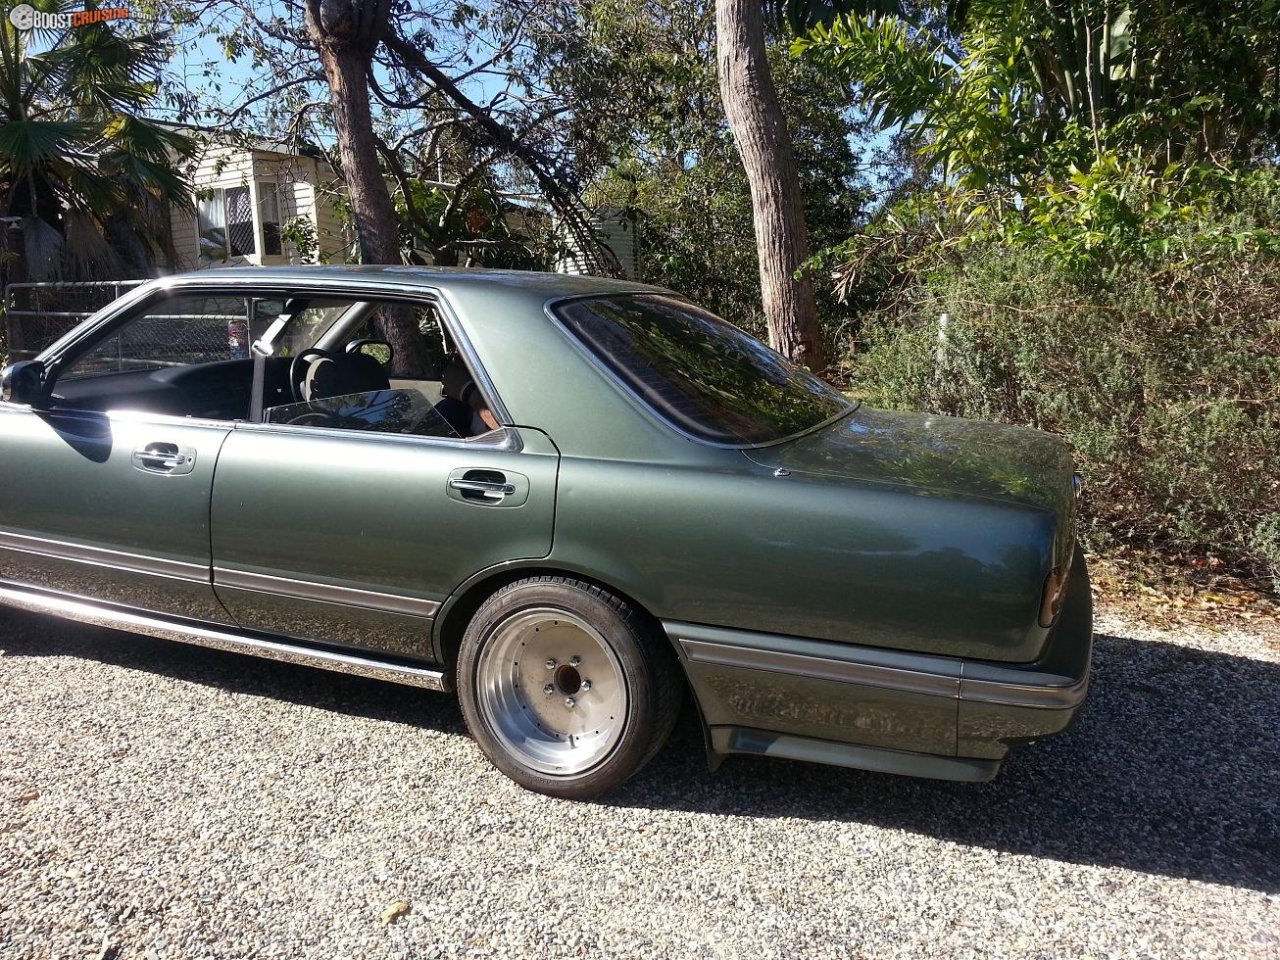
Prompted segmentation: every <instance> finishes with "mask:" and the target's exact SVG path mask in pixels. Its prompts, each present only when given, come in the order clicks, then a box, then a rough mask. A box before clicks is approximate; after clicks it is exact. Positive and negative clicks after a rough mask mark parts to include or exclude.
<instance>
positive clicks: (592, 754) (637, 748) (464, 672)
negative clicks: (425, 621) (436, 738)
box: [458, 577, 681, 798]
mask: <svg viewBox="0 0 1280 960" xmlns="http://www.w3.org/2000/svg"><path fill="white" fill-rule="evenodd" d="M654 634H655V630H654V629H653V628H652V627H651V626H650V624H649V623H648V621H647V620H646V619H645V618H644V617H642V616H641V615H640V614H639V612H638V611H635V610H633V609H632V608H631V607H630V606H629V605H628V604H627V603H626V602H624V601H623V600H621V599H620V598H618V597H616V596H614V595H612V594H610V593H609V592H608V591H605V590H602V589H601V588H599V587H596V586H592V585H590V584H586V583H582V582H580V581H577V580H572V579H567V578H561V577H533V578H530V579H527V580H520V581H517V582H516V583H512V584H509V585H508V586H506V587H503V588H502V589H501V590H499V591H497V592H496V593H495V594H494V595H493V596H492V597H490V598H489V599H488V600H486V601H485V603H484V604H483V605H482V606H481V607H480V609H479V610H478V611H476V614H475V616H474V617H473V618H472V620H471V623H470V624H469V625H468V627H467V630H466V633H465V634H464V635H463V639H462V647H461V649H460V651H459V654H458V678H459V682H458V695H459V700H460V701H461V703H462V712H463V715H464V716H465V718H466V721H467V727H468V728H469V729H470V731H471V735H472V736H473V737H475V739H476V742H477V743H479V744H480V748H481V749H482V750H483V751H484V753H485V755H486V756H487V757H488V758H489V759H490V760H491V761H492V762H493V764H494V765H495V766H496V767H497V768H498V769H499V770H501V771H502V772H503V773H505V774H506V775H507V776H509V777H511V779H513V780H515V781H516V782H517V783H519V784H520V785H521V786H523V787H526V788H527V789H529V790H536V791H538V792H540V793H547V794H551V795H552V796H558V797H571V798H585V797H592V796H596V795H597V794H600V793H602V792H604V791H606V790H608V789H610V788H611V787H614V786H617V785H618V784H619V783H621V782H622V781H623V780H625V779H627V778H628V777H630V776H631V775H632V774H634V773H635V772H636V771H637V770H639V769H640V768H641V767H642V766H643V765H644V764H645V763H646V762H647V761H648V760H649V758H650V757H652V756H653V754H654V753H656V752H657V751H658V748H659V747H661V746H662V744H663V742H664V741H665V740H666V739H667V736H668V735H669V734H670V732H671V728H672V726H673V725H674V723H675V718H676V715H677V713H678V712H679V706H680V693H681V685H680V678H679V672H678V669H679V668H678V667H677V665H676V663H675V662H674V656H673V654H672V652H671V650H670V648H669V647H668V646H667V645H666V641H665V639H663V638H662V637H660V636H655V635H654Z"/></svg>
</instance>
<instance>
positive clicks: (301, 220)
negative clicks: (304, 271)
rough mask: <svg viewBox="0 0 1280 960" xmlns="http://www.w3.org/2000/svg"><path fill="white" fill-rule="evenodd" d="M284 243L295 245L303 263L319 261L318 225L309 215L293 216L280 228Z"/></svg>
mask: <svg viewBox="0 0 1280 960" xmlns="http://www.w3.org/2000/svg"><path fill="white" fill-rule="evenodd" d="M280 240H281V242H282V243H288V244H292V245H293V249H294V250H296V251H297V252H298V259H299V260H300V261H301V262H302V263H317V262H318V261H319V256H320V241H319V238H318V236H317V234H316V225H315V224H314V223H312V222H311V218H310V217H308V216H301V217H293V218H291V219H290V220H289V221H288V222H287V223H286V224H285V225H284V226H283V227H281V228H280Z"/></svg>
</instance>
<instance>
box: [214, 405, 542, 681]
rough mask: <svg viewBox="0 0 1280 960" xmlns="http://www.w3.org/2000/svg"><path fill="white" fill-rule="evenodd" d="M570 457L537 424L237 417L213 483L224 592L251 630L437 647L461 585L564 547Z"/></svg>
mask: <svg viewBox="0 0 1280 960" xmlns="http://www.w3.org/2000/svg"><path fill="white" fill-rule="evenodd" d="M558 461H559V457H558V455H557V453H556V450H555V448H554V447H553V446H552V445H551V444H550V442H549V441H548V440H547V439H546V438H545V437H543V436H542V435H541V434H538V433H536V432H532V431H521V432H520V433H517V432H516V431H514V430H506V431H500V432H498V433H495V434H492V435H490V437H489V438H487V439H485V440H482V441H474V440H473V441H447V440H437V439H432V438H425V437H399V436H392V435H376V434H370V435H362V434H360V433H356V432H354V431H347V430H332V429H326V428H323V427H306V426H301V427H293V426H287V425H280V426H276V425H272V424H262V425H259V426H242V427H237V429H236V430H235V431H234V432H233V433H232V435H231V436H230V437H229V438H228V439H227V441H226V443H225V445H224V446H223V449H222V455H221V458H220V460H219V463H218V477H217V481H216V483H215V485H214V492H213V510H212V522H213V561H214V582H215V584H216V589H217V593H218V596H219V597H220V598H221V599H222V602H223V603H224V604H226V606H227V609H228V610H229V611H230V612H231V613H232V614H233V615H234V616H235V618H236V620H237V622H239V623H240V624H241V625H242V626H244V627H247V628H252V629H256V630H263V631H267V632H271V633H277V634H282V635H284V636H289V637H294V638H297V639H301V640H315V641H323V642H331V643H340V644H344V645H350V646H355V647H362V648H365V649H370V650H380V651H384V652H389V653H394V654H398V655H402V656H411V657H424V658H426V657H429V656H430V654H431V629H432V621H433V619H434V617H435V615H436V612H437V610H438V609H439V607H440V604H441V603H442V602H443V601H444V600H445V598H446V597H448V595H449V594H450V592H452V590H453V589H454V588H455V587H456V586H458V584H460V583H462V582H463V581H464V580H466V579H467V578H468V577H470V576H471V575H472V574H473V573H476V572H477V571H480V570H483V569H485V568H487V567H490V566H493V565H495V564H499V563H504V562H506V561H509V560H517V559H525V558H533V557H544V556H546V555H547V554H548V553H550V551H551V534H552V527H553V523H554V516H555V487H556V472H557V467H558ZM451 481H462V483H464V484H465V483H468V482H477V483H480V484H493V485H495V486H496V487H501V488H503V489H506V490H509V491H510V492H508V493H502V494H493V495H487V494H486V493H484V492H482V491H477V490H468V489H467V488H466V487H465V486H463V487H459V485H457V484H451Z"/></svg>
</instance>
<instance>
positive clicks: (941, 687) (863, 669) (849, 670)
mask: <svg viewBox="0 0 1280 960" xmlns="http://www.w3.org/2000/svg"><path fill="white" fill-rule="evenodd" d="M680 646H681V647H682V648H683V650H684V652H685V656H687V657H688V658H689V659H690V660H693V661H695V662H699V663H712V664H715V665H717V666H722V667H745V668H746V669H748V670H766V671H768V672H770V673H786V674H790V675H792V676H797V677H808V678H810V679H813V680H835V681H837V682H839V683H857V684H861V685H862V686H867V687H879V688H881V689H885V690H897V691H900V692H902V693H921V694H925V695H927V696H931V697H947V698H950V699H953V700H954V699H959V697H960V680H959V678H958V677H954V676H950V677H949V676H945V675H942V674H936V673H928V672H924V671H914V670H902V669H899V668H896V667H884V666H880V665H878V664H871V663H859V662H856V661H852V660H828V659H825V658H823V657H811V656H806V655H804V654H798V653H784V652H782V651H780V650H759V649H755V648H752V647H739V646H733V645H731V644H726V643H708V642H706V641H703V640H684V639H682V640H681V641H680Z"/></svg>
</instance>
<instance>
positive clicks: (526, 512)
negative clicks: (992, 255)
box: [0, 267, 1093, 797]
mask: <svg viewBox="0 0 1280 960" xmlns="http://www.w3.org/2000/svg"><path fill="white" fill-rule="evenodd" d="M1076 484H1077V480H1076V478H1075V477H1074V475H1073V472H1072V463H1071V458H1070V455H1069V453H1068V451H1067V449H1066V447H1065V446H1064V444H1063V443H1062V442H1060V441H1059V440H1057V439H1055V438H1053V437H1051V436H1048V435H1046V434H1043V433H1040V432H1038V431H1034V430H1028V429H1023V428H1018V427H1009V426H998V425H994V424H987V423H976V422H972V421H966V420H957V419H951V418H946V417H935V416H927V415H922V414H906V413H888V412H884V411H877V410H869V409H865V408H862V407H860V406H859V405H858V404H857V403H855V402H853V401H851V400H849V399H848V398H847V397H845V396H844V395H842V394H840V393H838V392H836V391H835V390H833V389H831V388H830V387H829V386H827V385H826V384H825V383H823V382H822V381H821V380H819V379H817V378H816V377H814V376H812V375H810V374H809V373H807V372H806V371H805V370H803V369H801V368H799V367H797V366H795V365H793V364H792V363H790V362H788V361H787V360H785V359H784V358H782V357H780V356H779V355H778V354H776V353H774V352H773V351H772V350H770V349H769V348H768V347H766V346H764V345H763V344H761V343H759V342H758V341H757V340H755V339H753V338H751V337H750V336H748V335H746V334H745V333H743V332H742V331H740V330H738V329H737V328H736V327H733V326H731V325H730V324H728V323H726V322H724V321H723V320H720V319H718V318H717V317H715V316H713V315H712V314H710V313H708V312H706V311H705V310H702V309H700V308H698V307H696V306H694V305H693V304H691V303H689V302H688V301H686V300H684V299H683V298H681V297H679V296H678V295H676V294H673V293H671V292H670V291H667V290H660V289H656V288H653V287H648V286H643V285H640V284H636V283H628V282H619V281H609V280H601V279H594V278H587V277H570V276H560V275H550V274H536V273H514V272H512V273H506V272H498V271H481V270H474V271H450V270H428V269H419V268H408V267H403V268H402V267H365V268H358V267H333V268H329V267H304V268H284V269H226V270H211V271H205V272H201V273H195V274H189V275H185V276H179V277H169V278H165V279H161V280H156V281H153V282H151V283H148V284H145V285H143V286H141V287H139V288H137V289H136V290H134V291H133V292H131V293H129V294H128V295H126V296H125V297H123V298H121V299H120V300H118V301H117V302H115V303H113V304H112V305H110V306H109V307H107V308H106V309H104V310H102V311H101V312H99V313H98V314H97V315H95V316H94V317H92V318H90V319H89V320H87V321H86V322H85V323H84V324H82V325H81V326H79V327H78V328H76V329H75V330H73V331H72V332H71V333H69V334H68V335H67V336H65V337H63V338H62V339H61V340H59V341H58V342H56V343H54V344H53V345H52V346H50V347H49V348H48V349H47V350H45V351H44V352H43V353H42V354H40V355H39V356H38V357H37V358H36V359H34V360H29V361H24V362H21V363H15V364H13V365H12V366H10V367H8V368H7V369H6V370H5V371H4V376H3V402H0V486H2V487H3V489H4V491H5V495H4V497H3V498H0V602H2V603H5V604H9V605H11V606H15V607H20V608H24V609H28V610H35V611H41V612H46V613H49V614H53V615H56V616H61V617H66V618H70V619H73V620H80V621H86V622H90V623H95V624H102V625H107V626H111V627H115V628H119V629H123V630H131V631H135V632H139V633H145V634H150V635H154V636H161V637H166V638H170V639H173V640H177V641H181V642H185V643H193V644H199V645H203V646H209V647H215V648H219V649H225V650H234V651H239V652H243V653H247V654H254V655H257V656H261V657H269V658H274V659H279V660H287V661H291V662H297V663H303V664H309V665H312V666H317V667H324V668H328V669H332V670H338V671H345V672H348V673H351V674H358V675H363V676H370V677H377V678H381V679H385V680H389V681H393V682H398V683H404V684H411V685H415V686H418V687H422V688H425V689H430V690H442V691H448V690H456V691H457V694H458V699H459V701H460V704H461V708H462V712H463V714H464V716H465V718H466V721H467V725H468V727H469V729H470V731H471V733H472V735H473V736H474V737H475V740H476V742H477V743H478V744H479V745H480V748H481V750H483V751H484V753H485V754H486V755H487V756H488V757H489V759H490V760H491V761H492V762H493V763H494V764H495V765H496V766H497V767H498V768H499V769H500V770H502V771H503V772H504V773H506V774H507V775H508V776H510V777H511V778H512V779H514V780H516V781H517V782H518V783H520V784H521V785H523V786H525V787H527V788H529V789H532V790H537V791H541V792H544V793H548V794H552V795H555V796H562V797H590V796H594V795H597V794H599V793H601V792H602V791H605V790H608V789H609V788H611V787H613V786H615V785H617V784H618V783H620V782H621V781H623V780H624V779H626V778H627V777H629V776H631V775H632V774H634V773H635V772H636V771H637V770H638V769H640V767H641V766H643V765H644V763H645V762H646V761H647V760H648V759H649V758H650V757H652V756H653V755H654V753H655V752H656V751H657V750H658V749H659V748H660V747H661V746H662V744H663V742H664V740H665V739H666V738H667V736H668V734H669V733H670V731H671V729H672V726H673V725H674V723H675V721H676V717H677V715H678V713H679V711H680V704H681V700H682V698H683V697H684V696H685V694H686V693H688V694H690V695H692V698H693V700H694V702H695V704H696V706H697V712H698V716H699V717H700V720H701V723H702V724H703V725H704V729H705V732H706V743H707V750H708V755H709V758H710V762H711V764H712V766H713V767H714V766H715V765H716V764H718V763H719V762H720V761H721V760H722V759H723V758H724V757H725V756H727V755H729V754H733V753H747V754H766V755H769V756H776V757H789V758H793V759H799V760H810V761H817V762H821V763H831V764H839V765H843V766H848V767H858V768H862V769H868V770H877V771H884V772H891V773H899V774H908V775H912V776H921V777H935V778H943V779H951V780H965V781H982V780H987V779H989V778H991V777H993V776H994V775H995V774H996V772H997V771H998V769H999V767H1000V764H1001V762H1002V760H1003V759H1004V758H1005V756H1006V755H1007V754H1008V752H1009V750H1010V748H1011V747H1013V746H1014V745H1017V744H1020V743H1024V742H1028V741H1032V740H1036V739H1039V738H1041V737H1045V736H1049V735H1051V734H1055V733H1058V732H1060V731H1062V730H1063V729H1065V728H1066V727H1067V726H1068V724H1070V722H1071V721H1072V719H1073V718H1074V717H1075V715H1076V713H1077V712H1078V711H1079V709H1080V707H1081V705H1082V703H1083V701H1084V698H1085V693H1086V690H1087V688H1088V678H1089V661H1090V653H1091V648H1092V636H1093V635H1092V604H1091V596H1090V589H1089V580H1088V573H1087V571H1086V569H1085V562H1084V558H1083V556H1082V554H1081V552H1080V550H1079V549H1078V548H1077V547H1076V542H1075V531H1074V527H1075V500H1076V490H1075V487H1076Z"/></svg>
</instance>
